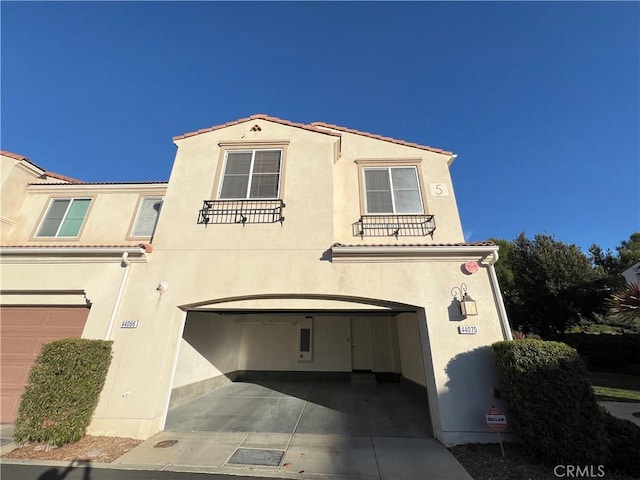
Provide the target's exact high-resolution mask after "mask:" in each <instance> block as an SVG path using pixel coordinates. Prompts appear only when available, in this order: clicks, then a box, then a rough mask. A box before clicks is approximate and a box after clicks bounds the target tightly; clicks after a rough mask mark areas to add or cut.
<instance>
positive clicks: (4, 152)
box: [0, 150, 82, 183]
mask: <svg viewBox="0 0 640 480" xmlns="http://www.w3.org/2000/svg"><path fill="white" fill-rule="evenodd" d="M0 155H4V156H5V157H9V158H13V159H14V160H18V161H20V162H27V163H29V164H30V165H32V166H33V167H35V168H37V169H38V170H41V171H42V175H45V176H47V177H51V178H57V179H58V180H63V181H65V182H68V183H82V182H81V181H80V180H77V179H75V178H72V177H67V176H66V175H60V174H59V173H55V172H51V171H49V170H46V169H44V168H42V167H41V166H40V165H38V164H37V163H35V162H33V161H32V160H31V159H30V158H29V157H26V156H24V155H22V154H19V153H13V152H10V151H8V150H0Z"/></svg>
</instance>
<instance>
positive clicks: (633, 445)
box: [604, 413, 640, 475]
mask: <svg viewBox="0 0 640 480" xmlns="http://www.w3.org/2000/svg"><path fill="white" fill-rule="evenodd" d="M604 427H605V431H606V433H607V446H608V448H609V454H608V458H607V462H606V463H607V467H608V468H610V469H611V470H619V471H622V472H625V473H629V474H631V475H638V474H640V427H638V426H637V425H635V424H634V423H632V422H630V421H629V420H623V419H621V418H617V417H614V416H613V415H610V414H609V413H605V414H604Z"/></svg>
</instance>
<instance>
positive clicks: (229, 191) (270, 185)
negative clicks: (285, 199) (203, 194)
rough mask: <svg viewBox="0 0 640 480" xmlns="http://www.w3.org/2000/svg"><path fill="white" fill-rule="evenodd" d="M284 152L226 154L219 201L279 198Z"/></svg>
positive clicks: (256, 151) (262, 151) (257, 151)
mask: <svg viewBox="0 0 640 480" xmlns="http://www.w3.org/2000/svg"><path fill="white" fill-rule="evenodd" d="M281 165H282V150H242V151H239V150H236V151H230V152H227V156H226V161H225V166H224V174H223V177H222V185H221V187H220V193H219V195H218V198H219V199H220V200H232V199H248V198H271V199H275V198H278V196H279V194H280V169H281Z"/></svg>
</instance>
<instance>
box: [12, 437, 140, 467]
mask: <svg viewBox="0 0 640 480" xmlns="http://www.w3.org/2000/svg"><path fill="white" fill-rule="evenodd" d="M140 443H142V440H136V439H134V438H125V437H94V436H91V435H87V436H85V437H83V438H81V439H80V440H79V441H77V442H76V443H69V444H67V445H63V446H62V447H51V446H50V445H47V444H43V443H30V444H27V445H24V446H22V447H20V448H17V449H15V450H13V451H12V452H9V453H7V454H6V455H3V457H5V458H15V459H19V460H60V461H67V462H70V461H72V460H79V461H85V462H93V463H111V462H113V461H114V460H116V459H117V458H119V457H121V456H122V455H124V454H125V453H127V452H128V451H129V450H131V449H133V448H135V447H137V446H138V445H140Z"/></svg>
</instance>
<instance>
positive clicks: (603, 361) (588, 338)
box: [564, 333, 640, 371]
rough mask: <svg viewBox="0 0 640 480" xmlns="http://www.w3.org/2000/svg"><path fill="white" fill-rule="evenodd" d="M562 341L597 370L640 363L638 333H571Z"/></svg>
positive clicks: (621, 367) (639, 335)
mask: <svg viewBox="0 0 640 480" xmlns="http://www.w3.org/2000/svg"><path fill="white" fill-rule="evenodd" d="M564 341H565V342H566V343H567V344H569V345H571V346H572V347H573V348H575V349H576V350H578V352H579V353H580V354H581V355H584V356H585V357H587V358H588V359H589V367H590V368H593V369H597V370H609V371H610V370H616V369H623V368H625V367H626V366H627V365H630V364H638V363H640V334H637V333H635V334H634V333H625V334H624V335H620V334H612V333H601V334H595V333H571V334H567V335H565V338H564Z"/></svg>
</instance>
